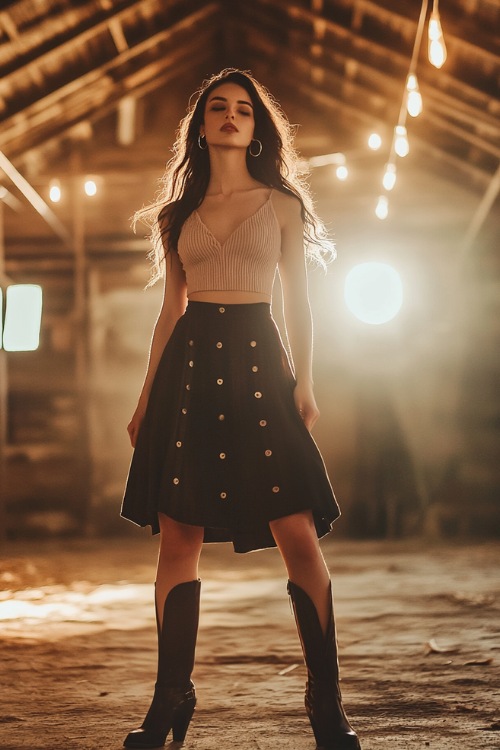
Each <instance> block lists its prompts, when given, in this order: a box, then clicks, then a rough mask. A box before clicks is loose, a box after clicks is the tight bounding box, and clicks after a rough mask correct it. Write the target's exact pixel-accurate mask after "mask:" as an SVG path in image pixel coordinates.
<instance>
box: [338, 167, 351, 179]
mask: <svg viewBox="0 0 500 750" xmlns="http://www.w3.org/2000/svg"><path fill="white" fill-rule="evenodd" d="M335 174H336V175H337V179H338V180H342V181H343V180H347V177H348V175H349V170H348V169H347V167H346V166H345V164H341V165H340V166H339V167H337V169H336V170H335Z"/></svg>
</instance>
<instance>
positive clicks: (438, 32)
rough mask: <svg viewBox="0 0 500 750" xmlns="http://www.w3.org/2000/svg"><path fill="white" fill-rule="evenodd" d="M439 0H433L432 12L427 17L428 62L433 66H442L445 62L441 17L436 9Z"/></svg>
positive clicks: (445, 54)
mask: <svg viewBox="0 0 500 750" xmlns="http://www.w3.org/2000/svg"><path fill="white" fill-rule="evenodd" d="M438 2H439V0H434V4H433V6H432V13H431V17H430V19H429V62H430V63H431V65H434V67H435V68H442V66H443V65H444V63H445V62H446V57H447V53H446V45H445V43H444V36H443V29H442V28H441V18H440V15H439V10H438Z"/></svg>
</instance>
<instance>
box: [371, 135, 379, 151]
mask: <svg viewBox="0 0 500 750" xmlns="http://www.w3.org/2000/svg"><path fill="white" fill-rule="evenodd" d="M381 145H382V138H381V137H380V136H379V134H378V133H372V134H371V135H370V137H369V138H368V146H369V148H371V150H372V151H378V150H379V148H380V146H381Z"/></svg>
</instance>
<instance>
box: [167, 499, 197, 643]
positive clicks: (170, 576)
mask: <svg viewBox="0 0 500 750" xmlns="http://www.w3.org/2000/svg"><path fill="white" fill-rule="evenodd" d="M158 520H159V522H160V549H159V553H158V567H157V571H156V606H157V609H158V617H159V626H160V628H161V626H162V618H163V609H164V606H165V601H166V599H167V596H168V594H169V592H170V591H171V590H172V589H173V588H174V586H177V584H179V583H184V582H186V581H194V580H197V578H198V562H199V560H200V553H201V548H202V544H203V527H202V526H191V525H189V524H186V523H179V522H178V521H174V520H173V518H169V516H166V515H165V514H164V513H158Z"/></svg>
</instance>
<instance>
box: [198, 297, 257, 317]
mask: <svg viewBox="0 0 500 750" xmlns="http://www.w3.org/2000/svg"><path fill="white" fill-rule="evenodd" d="M184 314H185V315H197V314H201V315H207V316H208V315H210V316H214V317H221V318H222V317H224V316H226V317H230V318H235V317H239V316H243V317H251V316H255V317H263V316H265V317H269V316H270V315H271V303H270V302H244V303H234V302H233V303H231V304H221V303H219V302H198V301H191V300H188V305H187V307H186V312H185V313H184Z"/></svg>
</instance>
